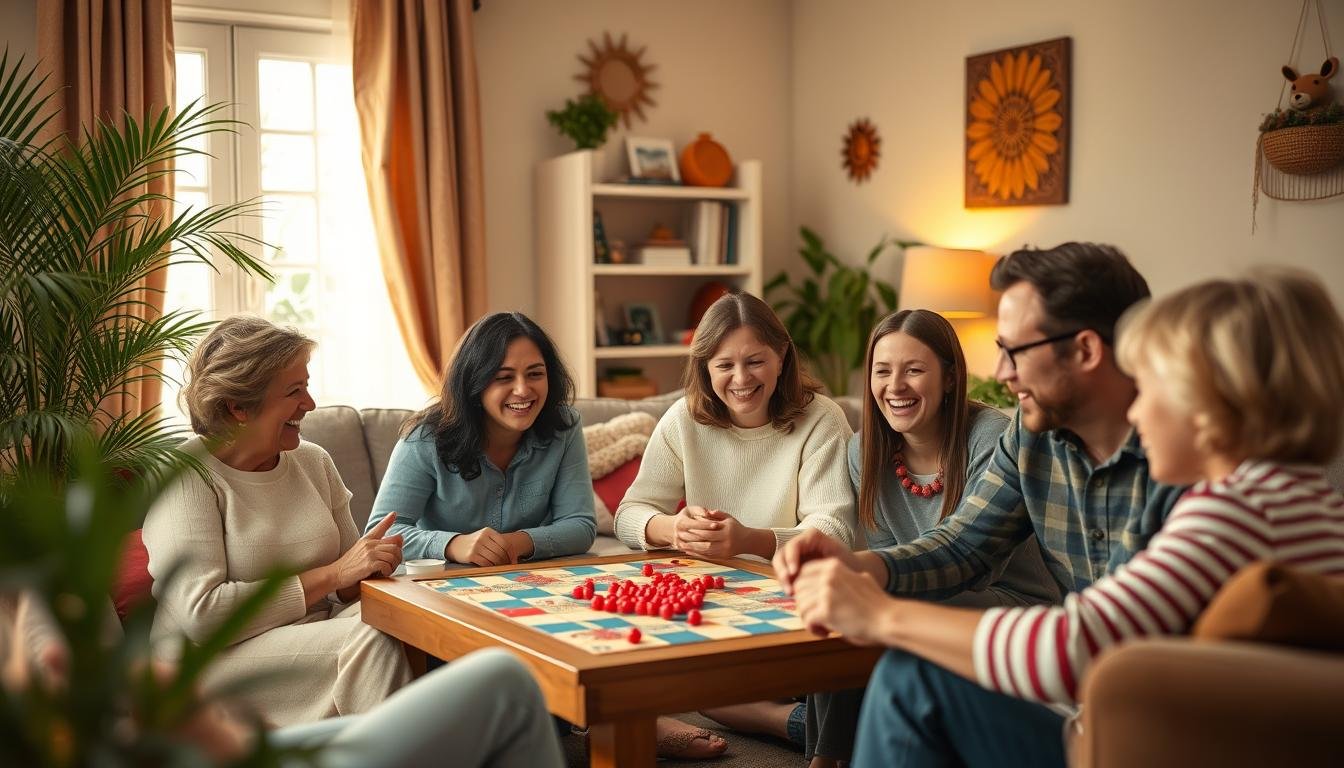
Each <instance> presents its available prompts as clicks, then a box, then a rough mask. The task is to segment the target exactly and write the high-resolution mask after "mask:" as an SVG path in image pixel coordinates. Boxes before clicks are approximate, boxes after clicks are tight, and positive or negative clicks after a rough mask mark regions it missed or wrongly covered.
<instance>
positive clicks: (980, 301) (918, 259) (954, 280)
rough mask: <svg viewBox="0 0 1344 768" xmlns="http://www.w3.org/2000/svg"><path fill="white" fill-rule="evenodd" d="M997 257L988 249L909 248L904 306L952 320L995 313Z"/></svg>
mask: <svg viewBox="0 0 1344 768" xmlns="http://www.w3.org/2000/svg"><path fill="white" fill-rule="evenodd" d="M993 267H994V258H993V257H992V256H990V255H989V254H987V253H985V252H984V251H970V250H960V249H955V248H935V247H933V246H928V245H916V246H912V247H910V248H906V249H905V267H904V268H903V269H902V270H901V309H927V310H930V311H933V312H937V313H938V314H940V315H942V316H943V317H946V318H949V319H956V318H974V317H987V316H989V315H992V314H994V294H993V292H992V291H991V290H990V288H989V272H990V270H991V269H993Z"/></svg>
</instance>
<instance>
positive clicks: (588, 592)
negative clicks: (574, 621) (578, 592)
mask: <svg viewBox="0 0 1344 768" xmlns="http://www.w3.org/2000/svg"><path fill="white" fill-rule="evenodd" d="M583 599H584V600H592V599H593V585H592V584H584V585H583Z"/></svg>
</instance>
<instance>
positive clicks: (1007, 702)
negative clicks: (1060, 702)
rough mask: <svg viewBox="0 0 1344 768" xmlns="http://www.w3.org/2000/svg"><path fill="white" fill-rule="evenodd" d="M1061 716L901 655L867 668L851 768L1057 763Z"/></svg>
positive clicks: (890, 655) (1060, 754)
mask: <svg viewBox="0 0 1344 768" xmlns="http://www.w3.org/2000/svg"><path fill="white" fill-rule="evenodd" d="M1064 722H1065V721H1064V717H1063V716H1062V715H1059V714H1057V713H1056V712H1054V711H1053V710H1051V709H1048V708H1047V707H1044V706H1042V705H1040V704H1036V703H1033V702H1030V701H1023V700H1022V699H1016V698H1013V697H1011V696H1005V695H1003V694H1001V693H995V692H994V691H989V690H986V689H985V688H982V687H981V686H980V685H978V684H976V683H974V682H971V681H970V680H967V679H966V678H964V677H962V676H961V675H958V674H956V673H953V672H949V671H947V670H946V669H943V668H942V667H940V666H938V665H937V664H934V663H933V662H931V661H925V660H924V659H921V658H919V657H918V656H913V655H911V654H908V653H905V652H903V651H894V650H891V651H887V652H886V654H885V655H884V656H883V657H882V660H881V661H880V662H878V664H877V667H876V668H875V669H874V670H873V676H872V678H871V679H870V680H869V681H868V692H867V693H866V694H865V695H864V697H863V708H862V709H861V711H860V714H859V732H858V739H857V741H856V744H855V749H854V762H853V766H854V768H876V767H877V766H889V765H899V766H903V767H905V768H915V767H916V766H954V765H955V766H960V765H966V766H995V765H1005V766H1018V765H1031V766H1045V765H1058V766H1063V765H1064Z"/></svg>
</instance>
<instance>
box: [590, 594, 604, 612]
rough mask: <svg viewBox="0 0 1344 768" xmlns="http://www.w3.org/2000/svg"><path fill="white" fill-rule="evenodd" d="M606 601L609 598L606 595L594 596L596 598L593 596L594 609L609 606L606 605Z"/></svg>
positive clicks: (597, 609) (598, 609)
mask: <svg viewBox="0 0 1344 768" xmlns="http://www.w3.org/2000/svg"><path fill="white" fill-rule="evenodd" d="M606 602H607V599H606V598H605V597H603V596H601V595H598V596H596V597H594V598H593V610H594V611H600V610H602V609H603V608H606V607H607V606H606V605H605V603H606Z"/></svg>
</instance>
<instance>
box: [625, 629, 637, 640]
mask: <svg viewBox="0 0 1344 768" xmlns="http://www.w3.org/2000/svg"><path fill="white" fill-rule="evenodd" d="M639 638H640V632H639V627H631V628H630V634H629V635H626V639H627V640H629V641H630V642H632V643H638V642H639Z"/></svg>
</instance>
